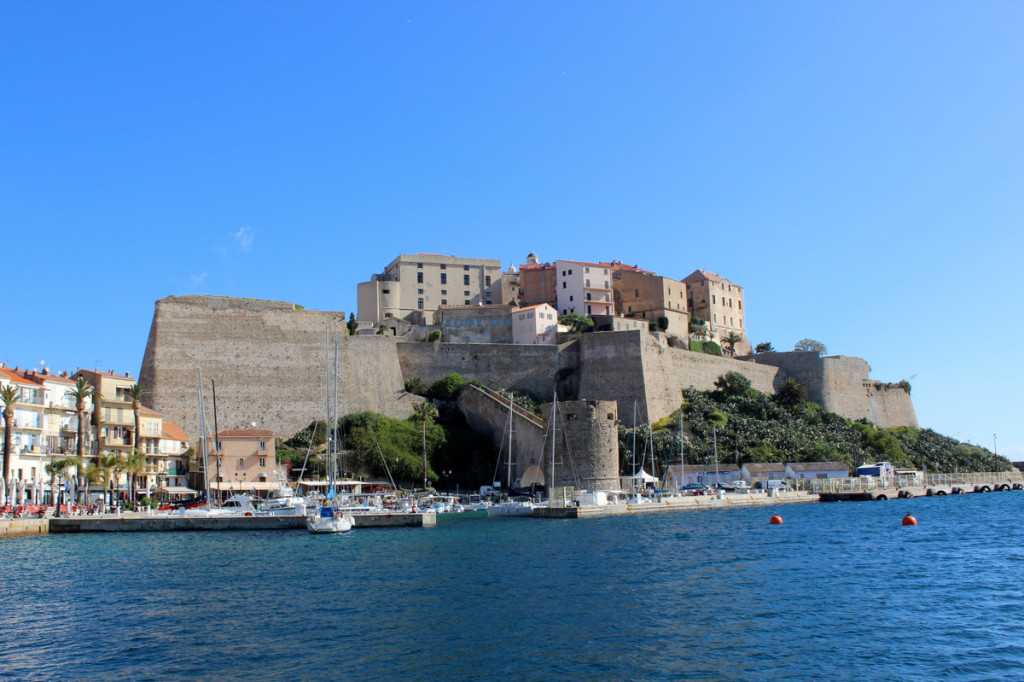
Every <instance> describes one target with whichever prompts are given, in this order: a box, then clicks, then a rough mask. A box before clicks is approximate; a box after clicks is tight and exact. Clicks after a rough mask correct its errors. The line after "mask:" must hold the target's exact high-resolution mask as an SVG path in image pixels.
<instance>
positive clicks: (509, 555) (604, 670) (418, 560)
mask: <svg viewBox="0 0 1024 682" xmlns="http://www.w3.org/2000/svg"><path fill="white" fill-rule="evenodd" d="M908 513H909V514H913V515H914V516H915V517H916V518H917V519H918V525H917V526H913V527H905V526H902V525H901V520H902V518H903V517H904V515H906V514H908ZM774 514H779V515H780V516H782V517H783V519H784V523H783V524H782V525H770V524H769V518H770V517H771V516H772V515H774ZM1022 518H1024V493H1020V492H1004V493H991V494H984V495H980V494H979V495H960V496H946V497H933V498H915V499H911V500H890V501H888V502H865V503H839V504H800V505H788V506H775V507H763V508H744V509H731V510H720V511H703V512H678V513H665V514H645V515H637V516H620V517H608V518H598V519H590V520H575V521H565V520H535V519H498V520H496V519H487V518H485V517H480V516H470V515H453V516H451V517H446V518H443V519H441V520H439V522H438V525H437V526H436V527H434V528H401V529H356V530H354V531H352V532H350V533H346V534H342V535H331V536H314V535H309V534H307V533H306V532H304V531H277V532H270V531H263V532H259V531H256V532H191V533H176V532H175V533H172V532H167V533H157V532H153V533H106V534H82V535H51V536H45V535H44V536H34V537H26V538H17V539H10V540H7V541H4V542H2V543H0V564H2V566H3V578H2V581H3V590H2V591H0V614H2V618H3V624H4V625H3V627H2V628H0V679H17V680H21V679H33V680H57V679H75V680H94V679H97V680H98V679H103V680H107V679H131V680H150V679H152V680H163V679H216V680H222V679H252V678H254V677H255V678H257V679H282V680H284V679H289V680H291V679H315V678H333V679H362V678H367V679H410V680H428V679H430V680H432V679H442V678H443V679H482V678H494V677H497V676H507V677H509V678H516V679H594V680H597V679H602V680H605V679H702V680H703V679H725V680H731V679H796V680H809V679H854V678H856V679H861V680H864V679H867V680H883V679H884V680H891V679H900V680H932V679H937V678H938V679H957V680H960V679H965V680H974V679H976V680H992V679H1007V680H1010V679H1012V680H1016V679H1020V678H1022V677H1024V604H1022V597H1024V585H1022V581H1021V573H1022V571H1024V530H1022V529H1021V519H1022Z"/></svg>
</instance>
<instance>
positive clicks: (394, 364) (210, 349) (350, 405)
mask: <svg viewBox="0 0 1024 682" xmlns="http://www.w3.org/2000/svg"><path fill="white" fill-rule="evenodd" d="M344 330H345V315H344V313H341V312H326V311H313V310H301V309H297V308H296V307H295V306H294V305H292V304H290V303H281V302H277V301H259V300H253V299H238V298H226V297H216V296H180V297H179V296H172V297H170V298H165V299H162V300H160V301H157V303H156V312H155V313H154V316H153V324H152V327H151V328H150V333H149V341H148V343H147V344H146V353H145V356H144V358H143V361H142V370H141V372H140V373H139V382H140V383H141V384H142V386H143V387H145V389H146V390H147V395H146V396H145V398H144V400H143V402H144V403H145V404H146V405H147V407H151V408H152V409H155V410H157V411H158V412H160V413H162V414H163V415H164V416H165V417H166V418H167V419H169V420H171V421H173V422H175V423H177V424H179V425H181V427H182V428H184V429H185V432H186V433H187V434H188V435H189V436H190V437H191V438H193V439H196V438H198V435H199V400H198V387H199V370H200V369H201V370H202V372H203V380H204V381H205V382H210V381H211V380H212V381H214V382H216V388H217V422H218V426H219V428H221V429H228V428H248V427H249V425H250V424H251V423H252V422H256V423H257V424H259V425H260V427H261V428H267V429H271V430H273V431H274V432H275V433H277V434H288V435H290V434H292V433H294V432H295V431H298V430H299V429H301V428H303V427H305V426H306V425H308V424H309V422H310V421H312V420H313V419H323V415H324V413H325V391H326V382H327V376H328V369H327V368H328V363H329V364H330V366H331V368H332V373H333V364H334V359H333V342H332V343H331V344H330V348H328V342H327V335H328V332H330V334H331V337H332V339H334V338H337V339H338V340H339V342H340V343H339V370H338V382H339V385H340V386H342V387H343V390H342V396H341V401H340V402H341V404H340V405H339V410H340V411H342V412H354V411H357V410H374V411H377V412H381V413H383V414H386V415H389V416H393V417H403V418H404V417H406V416H408V414H409V413H410V411H411V410H412V407H411V399H412V398H414V396H409V395H408V394H406V393H405V391H404V390H403V384H402V375H401V371H400V369H399V366H398V357H397V355H396V353H395V342H394V341H393V340H392V339H389V338H387V337H384V336H354V337H346V336H344ZM328 355H330V358H328ZM209 389H210V384H209V383H207V384H206V386H204V391H205V392H206V395H207V401H208V404H207V410H208V412H207V428H208V429H209V431H210V432H211V433H212V432H213V414H212V411H211V410H212V403H210V402H209V401H210V400H211V398H212V396H211V392H210V390H209ZM416 400H418V399H416Z"/></svg>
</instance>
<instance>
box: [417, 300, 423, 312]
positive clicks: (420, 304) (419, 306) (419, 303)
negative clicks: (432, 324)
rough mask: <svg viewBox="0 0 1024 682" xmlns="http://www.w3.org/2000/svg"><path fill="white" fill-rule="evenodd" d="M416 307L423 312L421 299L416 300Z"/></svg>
mask: <svg viewBox="0 0 1024 682" xmlns="http://www.w3.org/2000/svg"><path fill="white" fill-rule="evenodd" d="M416 307H417V308H419V309H420V310H423V299H422V298H418V299H416Z"/></svg>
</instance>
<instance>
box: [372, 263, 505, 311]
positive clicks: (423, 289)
mask: <svg viewBox="0 0 1024 682" xmlns="http://www.w3.org/2000/svg"><path fill="white" fill-rule="evenodd" d="M511 291H512V287H511V285H510V284H508V283H506V282H505V281H504V278H503V273H502V270H501V262H500V261H498V260H494V259H491V258H458V257H456V256H443V255H438V254H429V253H418V254H411V255H410V254H402V255H400V256H398V258H396V259H395V260H393V261H391V263H389V264H388V266H387V267H386V268H384V272H382V273H381V274H379V275H373V277H372V278H371V279H370V281H369V282H362V283H360V284H359V285H358V288H357V297H358V301H357V303H358V307H359V311H358V313H357V317H358V319H359V322H360V323H362V324H363V325H364V326H372V327H373V328H374V329H376V327H377V326H378V325H380V324H384V323H385V321H386V320H388V319H389V318H397V319H401V320H406V321H408V322H410V323H411V324H413V325H422V326H432V325H435V324H437V309H438V308H439V307H440V306H444V305H452V306H455V305H502V304H506V303H512V302H513V301H506V300H504V299H503V297H504V296H506V295H511Z"/></svg>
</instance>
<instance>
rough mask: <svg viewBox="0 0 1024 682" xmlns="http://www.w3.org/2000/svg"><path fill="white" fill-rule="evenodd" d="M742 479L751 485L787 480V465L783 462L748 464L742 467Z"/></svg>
mask: <svg viewBox="0 0 1024 682" xmlns="http://www.w3.org/2000/svg"><path fill="white" fill-rule="evenodd" d="M740 478H742V479H743V480H744V481H746V482H747V483H749V484H751V485H753V484H755V483H757V482H758V481H782V480H785V478H786V465H785V464H783V463H782V462H747V463H746V464H744V465H743V466H742V467H741V473H740Z"/></svg>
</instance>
